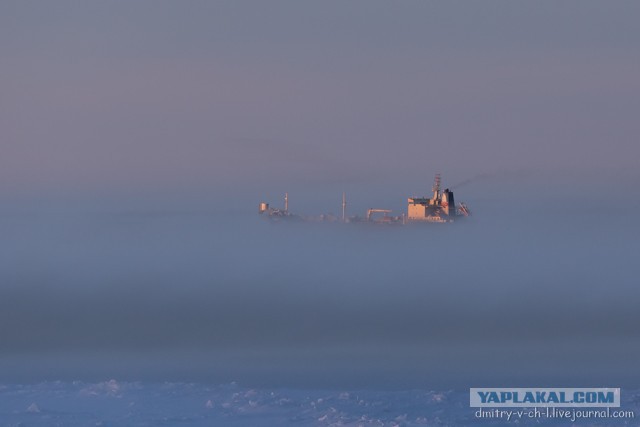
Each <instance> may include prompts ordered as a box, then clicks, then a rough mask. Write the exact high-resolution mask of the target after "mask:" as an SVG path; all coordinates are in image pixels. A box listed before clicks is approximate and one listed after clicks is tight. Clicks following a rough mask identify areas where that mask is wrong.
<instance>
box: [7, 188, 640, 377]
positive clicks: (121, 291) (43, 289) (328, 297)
mask: <svg viewBox="0 0 640 427" xmlns="http://www.w3.org/2000/svg"><path fill="white" fill-rule="evenodd" d="M496 182H498V181H495V182H490V183H489V184H491V185H485V184H482V183H480V184H479V183H468V184H467V185H465V186H463V187H462V188H460V189H459V190H458V193H456V196H457V197H458V200H465V199H466V200H467V201H468V202H469V204H470V206H471V208H472V210H473V211H474V212H475V215H474V216H473V217H471V218H469V219H468V220H467V221H465V222H460V223H457V224H452V225H446V226H439V225H431V226H424V227H422V226H411V227H383V226H379V227H376V226H368V225H342V224H308V223H292V224H288V223H270V222H268V221H265V220H264V218H261V217H259V216H258V214H257V209H256V208H257V206H256V204H257V202H258V201H259V200H253V199H246V200H242V199H235V200H233V201H232V204H233V206H237V207H240V208H238V209H236V208H234V209H235V211H234V212H233V213H229V212H226V213H223V212H224V211H225V210H224V209H214V208H212V209H209V210H207V209H202V208H201V207H198V208H197V209H189V206H186V207H185V206H184V205H180V206H174V208H175V209H173V210H171V209H168V208H167V209H157V208H153V209H151V208H149V209H140V208H139V207H136V208H131V209H125V208H123V209H121V210H118V209H115V208H114V209H111V210H107V209H103V208H104V206H101V208H100V209H93V210H90V209H89V210H85V211H81V210H78V211H77V212H73V211H69V210H67V211H65V212H61V211H56V210H55V209H53V210H49V211H34V210H31V211H30V213H25V212H20V213H19V214H18V213H12V212H10V210H9V209H7V210H5V213H4V214H3V215H2V217H1V219H0V229H1V230H2V235H3V239H2V243H0V252H1V256H0V284H1V286H0V374H1V375H2V376H3V378H7V379H10V380H16V381H32V380H33V381H36V380H42V379H61V378H62V379H78V378H81V379H82V378H87V379H101V378H104V377H105V376H108V377H118V378H123V379H131V380H136V379H151V380H159V381H162V380H196V381H217V382H220V381H231V380H239V381H243V382H245V383H250V384H253V383H259V384H268V385H271V386H274V385H276V386H278V385H296V386H311V387H313V386H329V387H333V386H349V387H400V388H410V387H464V386H467V385H470V384H482V385H492V384H495V385H507V384H513V385H519V384H520V385H521V384H525V385H535V384H544V385H549V384H560V385H562V384H571V385H585V386H588V385H593V384H600V385H602V384H605V385H614V386H618V385H622V386H636V387H637V386H638V384H639V383H640V378H638V375H637V369H635V361H637V360H638V357H639V356H640V345H638V343H639V341H638V340H637V338H638V332H637V325H638V323H639V322H640V314H638V310H637V306H638V301H639V300H640V291H639V290H638V289H637V283H638V280H637V278H638V277H639V273H640V267H639V266H638V264H637V262H636V261H635V258H636V257H637V253H638V243H637V239H636V236H637V235H638V225H637V215H636V214H635V213H634V212H635V211H636V210H637V208H638V206H636V205H637V203H636V202H634V201H633V199H631V198H629V197H628V196H629V195H628V194H624V192H623V191H619V192H615V191H614V192H613V193H609V194H607V193H603V192H600V193H599V194H591V193H589V192H588V191H586V190H580V191H575V192H573V193H571V194H568V193H565V192H564V190H563V189H561V190H558V189H553V188H536V187H535V185H532V186H529V187H524V188H525V190H526V191H523V192H518V191H512V190H514V189H515V188H516V187H517V186H515V187H514V186H509V185H504V184H503V188H500V187H499V186H498V187H496V185H495V184H496ZM534 184H535V183H534ZM385 191H389V190H385ZM383 192H384V191H383ZM327 193H330V191H329V190H327ZM400 196H401V197H399V199H398V201H397V202H395V203H396V204H397V206H398V208H401V206H402V197H404V196H405V195H402V194H401V195H400ZM305 197H306V199H305ZM318 197H320V196H318ZM358 197H362V198H363V196H362V195H360V196H358V195H357V194H356V195H354V196H353V198H354V199H356V201H354V202H353V203H352V205H353V206H352V205H350V208H351V209H352V211H353V212H355V211H358V210H360V211H361V210H362V209H364V208H366V207H367V205H366V202H360V201H358ZM311 199H313V197H312V196H310V195H308V194H307V195H304V194H301V195H299V196H298V199H297V203H298V206H300V205H301V204H302V203H303V202H305V200H307V201H309V200H310V204H311V205H313V204H314V203H318V200H315V199H313V200H311ZM272 202H273V203H274V204H275V205H277V204H278V201H277V200H273V201H272ZM358 203H360V205H361V206H358ZM634 203H636V205H634ZM222 204H223V201H222V200H215V201H214V203H213V204H212V205H211V206H218V207H219V206H220V205H222ZM169 206H170V204H169ZM193 206H197V204H194V205H193ZM193 206H192V207H193ZM393 207H394V208H396V206H395V205H394V206H393ZM231 210H232V211H233V209H231ZM333 211H334V212H336V211H337V209H333Z"/></svg>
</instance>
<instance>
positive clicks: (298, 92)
mask: <svg viewBox="0 0 640 427" xmlns="http://www.w3.org/2000/svg"><path fill="white" fill-rule="evenodd" d="M639 17H640V4H638V2H634V1H629V2H593V1H567V2H551V1H547V2H528V3H522V2H516V3H514V2H509V1H501V2H496V1H489V2H456V1H454V2H449V1H447V2H385V1H360V2H342V1H339V2H338V1H333V2H332V1H329V2H325V1H323V2H297V1H290V2H282V1H277V2H260V1H255V2H235V1H227V2H223V1H220V2H206V1H190V2H169V1H136V2H128V1H110V2H98V1H95V2H64V1H61V2H30V1H3V2H2V4H0V63H1V66H0V141H1V142H0V192H2V194H9V195H12V194H16V193H18V194H20V193H29V194H33V193H35V194H41V193H47V192H58V193H75V192H80V193H83V192H91V193H93V194H95V192H99V191H110V192H114V191H115V192H116V193H118V192H130V191H133V192H149V191H157V190H158V189H165V190H166V189H169V190H170V191H173V190H182V191H184V190H188V189H211V190H212V191H215V190H221V191H222V190H228V189H229V188H233V189H236V190H241V191H242V190H249V189H250V190H256V189H258V190H259V191H258V193H260V191H271V190H273V189H274V188H277V189H278V191H280V189H282V188H283V186H287V185H292V183H301V182H302V183H305V184H306V185H308V186H309V188H314V187H313V186H314V185H315V186H324V187H330V188H332V189H335V191H336V192H340V191H341V190H342V189H343V188H344V187H349V186H350V185H354V183H355V185H358V183H363V182H364V183H365V184H362V187H365V186H366V185H367V184H368V183H376V182H378V181H382V180H391V181H393V182H397V183H398V184H399V185H400V184H402V188H406V187H407V185H406V184H407V182H415V180H418V179H425V186H428V185H429V182H430V179H431V175H432V174H433V173H434V172H443V173H445V175H448V176H449V177H451V179H452V180H463V179H466V178H468V177H469V176H474V175H477V174H483V173H495V172H496V171H505V170H508V171H516V172H519V171H524V172H526V173H534V174H535V173H541V172H545V173H558V172H559V171H569V172H572V173H573V172H575V173H585V172H586V171H594V170H597V171H603V172H607V173H623V174H625V173H626V174H627V175H628V174H629V173H631V174H632V175H633V174H634V172H633V170H634V169H635V168H636V166H637V163H638V157H639V156H640V144H638V134H639V131H640V121H639V120H638V117H640V79H638V75H640V26H639V25H638V18H639ZM630 171H631V172H630ZM633 177H636V178H637V175H633ZM394 180H395V181H394ZM332 191H333V190H332ZM407 191H409V190H408V189H407ZM402 197H404V195H403V196H402Z"/></svg>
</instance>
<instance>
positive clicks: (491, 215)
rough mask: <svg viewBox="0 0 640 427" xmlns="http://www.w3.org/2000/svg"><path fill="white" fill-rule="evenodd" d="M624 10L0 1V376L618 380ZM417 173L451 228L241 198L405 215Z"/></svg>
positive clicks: (627, 292)
mask: <svg viewBox="0 0 640 427" xmlns="http://www.w3.org/2000/svg"><path fill="white" fill-rule="evenodd" d="M639 22H640V2H637V1H632V2H631V1H630V2H611V1H609V2H603V1H598V2H592V1H562V2H556V1H547V2H545V1H536V2H512V1H502V2H496V1H483V2H457V1H442V2H426V1H425V2H422V1H404V2H397V1H395V2H390V1H360V2H347V1H318V2H301V1H290V2H278V1H269V2H267V1H255V2H241V1H229V2H222V1H171V2H169V1H157V0H154V1H150V0H140V1H75V2H66V1H55V2H53V1H41V2H30V1H1V2H0V234H1V235H2V236H3V238H2V239H1V240H0V377H2V378H5V379H7V378H9V379H13V380H28V381H32V380H39V379H42V378H45V379H59V378H67V379H78V378H81V379H82V378H87V377H92V378H100V379H104V378H112V377H117V378H131V379H138V378H141V377H143V378H153V379H155V380H159V381H164V380H167V379H190V380H191V379H194V378H195V379H198V380H203V379H211V380H214V381H227V380H233V379H240V380H243V379H244V380H247V381H249V382H252V381H253V382H260V381H261V380H264V381H263V382H264V383H269V384H285V385H286V384H298V385H300V384H302V385H305V386H314V385H316V386H318V385H332V386H336V385H340V386H343V385H344V386H350V387H356V386H359V385H375V386H377V387H378V386H380V387H386V386H390V385H391V384H392V383H393V384H395V385H396V386H399V387H409V388H411V387H444V388H448V387H453V386H460V385H464V386H467V385H469V384H468V383H470V382H473V383H474V384H475V385H476V386H477V385H478V384H482V385H490V384H492V385H497V386H505V385H506V384H513V385H518V386H527V385H529V386H530V385H533V384H540V383H539V382H540V381H542V383H543V384H547V385H551V384H556V385H563V386H567V385H584V386H591V387H593V386H595V385H607V386H612V387H618V386H621V385H622V386H633V387H638V384H640V376H639V374H638V372H637V371H638V370H637V361H638V360H639V358H640V345H639V344H638V343H640V340H639V339H638V331H637V327H636V325H638V324H639V323H640V319H639V317H640V314H639V312H638V310H637V307H638V305H639V303H638V301H640V292H639V291H638V286H637V285H638V277H640V271H639V270H640V265H638V263H637V262H636V260H635V258H634V257H637V253H638V252H639V251H638V241H637V237H636V236H638V221H637V212H638V211H640V194H639V193H640V192H639V190H638V188H640V172H639V170H640V168H638V159H639V158H640V144H639V143H638V135H639V134H640V120H639V118H640V78H639V76H640V25H639ZM436 172H441V173H442V174H443V179H444V184H445V185H446V186H455V184H457V183H465V182H466V183H468V184H467V185H462V186H455V191H456V200H457V201H467V202H468V203H469V206H470V207H471V210H472V211H473V212H474V216H473V217H472V218H470V219H469V221H467V222H466V223H463V224H454V225H453V227H445V228H440V227H435V228H433V227H424V228H421V227H416V228H412V227H404V228H403V227H399V228H384V227H383V228H376V227H371V228H370V227H367V226H366V225H364V226H363V227H358V226H356V225H354V226H353V227H351V226H349V227H347V226H345V227H341V226H340V225H336V224H333V225H335V226H336V227H333V228H332V227H331V226H330V225H328V224H320V225H318V224H316V226H317V227H316V226H314V225H309V224H298V225H296V224H289V225H291V227H289V228H287V224H269V223H266V222H263V221H260V218H259V216H258V214H257V204H258V202H260V201H262V200H266V201H269V202H272V203H273V205H274V206H277V205H279V204H280V203H281V201H282V199H281V193H283V192H284V191H289V192H290V206H291V208H292V211H294V212H302V213H311V214H317V213H322V212H327V211H333V212H337V211H338V209H339V208H340V202H341V194H342V191H346V192H347V193H348V197H349V202H348V203H349V205H348V213H349V214H361V215H362V214H363V213H364V209H366V208H368V207H380V208H391V209H393V210H394V211H395V212H396V213H399V212H400V211H401V210H404V209H406V197H407V196H414V195H421V194H425V193H427V192H428V189H429V188H430V185H431V180H432V177H433V174H434V173H436ZM229 194H233V195H234V197H233V198H230V197H227V198H223V197H222V196H228V195H229ZM158 195H160V196H159V197H157V198H158V199H161V200H162V201H163V203H164V205H162V206H161V208H158V206H160V205H153V204H151V205H150V206H152V208H149V207H147V208H146V210H141V209H128V205H126V203H128V202H130V201H131V200H134V201H136V202H137V201H138V200H145V199H154V197H156V196H158ZM184 195H188V197H192V196H195V197H192V198H191V199H189V200H187V199H181V197H183V196H184ZM23 198H24V200H28V201H33V200H35V201H36V203H35V204H34V205H29V206H35V207H36V209H22V208H20V209H22V210H20V209H18V210H20V212H21V213H25V212H26V213H29V215H14V214H13V213H12V212H11V210H12V209H13V208H14V206H16V205H17V204H14V203H13V201H16V200H17V201H21V200H22V199H23ZM43 200H44V201H45V202H42V203H41V201H43ZM47 200H55V201H56V202H57V203H58V205H59V206H63V207H64V208H65V209H66V212H65V213H64V214H63V215H57V212H54V213H53V214H50V213H51V212H49V211H47V210H46V209H41V208H43V207H46V206H48V205H47V203H48V202H46V201H47ZM72 200H73V201H74V203H71V202H70V201H72ZM78 200H79V204H78V203H76V202H77V201H78ZM87 200H90V201H91V203H87V205H91V204H92V203H95V202H96V201H97V202H98V203H103V204H102V205H98V207H99V209H97V210H96V209H94V210H90V211H89V213H88V214H87V211H84V212H80V209H77V208H78V206H84V205H83V203H85V202H86V201H87ZM231 201H232V202H231ZM200 203H202V204H200ZM122 204H124V205H126V206H127V209H121V208H120V207H121V206H122ZM92 206H95V205H92ZM114 206H115V208H114ZM203 207H205V209H201V208H203ZM214 209H222V210H224V209H230V210H234V211H235V212H236V213H237V212H239V211H241V212H244V214H239V215H235V216H234V217H233V218H229V217H228V216H222V215H218V214H219V212H218V213H215V212H214V213H212V210H214ZM324 225H326V226H328V228H321V227H322V226H324ZM535 381H538V383H536V382H535ZM492 382H493V383H492Z"/></svg>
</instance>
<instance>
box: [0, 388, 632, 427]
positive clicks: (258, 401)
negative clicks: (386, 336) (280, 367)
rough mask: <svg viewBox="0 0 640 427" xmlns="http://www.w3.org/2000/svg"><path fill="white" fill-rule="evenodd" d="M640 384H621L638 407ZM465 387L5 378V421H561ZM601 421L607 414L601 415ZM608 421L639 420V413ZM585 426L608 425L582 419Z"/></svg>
mask: <svg viewBox="0 0 640 427" xmlns="http://www.w3.org/2000/svg"><path fill="white" fill-rule="evenodd" d="M639 404H640V392H639V391H635V392H631V391H623V403H622V406H623V407H624V408H625V409H628V410H635V411H636V412H638V410H639V409H640V408H639ZM474 412H475V408H469V395H468V391H438V392H436V391H425V390H411V391H375V390H359V391H358V390H350V391H344V390H303V389H266V388H265V389H255V388H248V387H243V386H241V385H238V384H235V383H232V384H224V385H207V384H195V383H139V382H118V381H116V380H109V381H104V382H98V383H86V382H79V381H76V382H43V383H38V384H31V385H27V384H21V385H16V384H14V385H10V384H6V385H2V386H0V425H1V426H168V425H183V424H184V425H191V426H281V425H300V426H380V427H391V426H398V427H400V426H434V425H435V426H464V425H470V424H483V425H563V423H562V422H560V421H558V420H544V419H543V420H533V421H521V422H519V423H517V424H513V422H511V423H507V422H506V421H505V420H486V419H485V420H478V419H475V418H474ZM600 421H602V420H600ZM612 421H616V420H611V419H610V420H607V423H606V425H636V424H634V422H635V420H634V419H627V420H617V421H618V422H617V423H615V422H612ZM580 425H581V426H589V425H604V424H602V423H600V424H598V422H597V420H594V421H593V422H589V420H581V422H580Z"/></svg>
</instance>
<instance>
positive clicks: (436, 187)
mask: <svg viewBox="0 0 640 427" xmlns="http://www.w3.org/2000/svg"><path fill="white" fill-rule="evenodd" d="M439 194H440V174H439V173H437V174H436V178H435V179H434V180H433V198H434V199H435V198H437V197H438V195H439Z"/></svg>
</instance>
